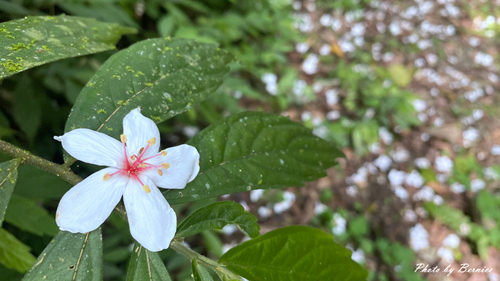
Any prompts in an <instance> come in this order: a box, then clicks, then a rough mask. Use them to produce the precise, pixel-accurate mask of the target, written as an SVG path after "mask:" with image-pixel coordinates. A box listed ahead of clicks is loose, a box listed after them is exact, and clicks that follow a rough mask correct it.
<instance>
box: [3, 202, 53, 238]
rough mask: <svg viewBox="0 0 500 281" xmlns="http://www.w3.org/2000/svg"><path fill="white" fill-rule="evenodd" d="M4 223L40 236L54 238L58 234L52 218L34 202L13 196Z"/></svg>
mask: <svg viewBox="0 0 500 281" xmlns="http://www.w3.org/2000/svg"><path fill="white" fill-rule="evenodd" d="M5 221H6V222H8V223H10V224H12V225H14V226H16V227H17V228H19V229H22V230H24V231H27V232H30V233H33V234H36V235H40V236H42V235H44V234H47V235H51V236H54V235H56V234H57V233H58V232H59V230H58V228H57V225H56V222H55V220H54V217H53V216H52V215H50V214H49V213H48V212H47V211H46V210H45V209H44V208H42V207H40V206H38V205H37V202H36V201H34V200H31V199H28V198H24V197H21V196H17V195H15V194H14V195H12V198H11V199H10V203H9V208H8V209H7V213H6V214H5Z"/></svg>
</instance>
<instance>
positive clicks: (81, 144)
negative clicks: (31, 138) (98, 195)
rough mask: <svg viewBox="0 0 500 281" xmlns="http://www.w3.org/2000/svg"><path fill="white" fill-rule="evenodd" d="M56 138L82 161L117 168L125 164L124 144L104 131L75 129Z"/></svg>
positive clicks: (72, 154)
mask: <svg viewBox="0 0 500 281" xmlns="http://www.w3.org/2000/svg"><path fill="white" fill-rule="evenodd" d="M54 139H56V140H58V141H60V142H61V143H62V146H63V148H64V150H66V151H67V152H68V153H69V154H70V155H71V156H73V157H75V158H76V159H78V160H80V161H83V162H86V163H90V164H94V165H99V166H111V167H116V168H120V167H121V166H122V164H123V161H124V153H123V145H122V144H121V143H120V142H119V141H117V140H115V139H114V138H112V137H110V136H108V135H105V134H103V133H99V132H96V131H92V130H89V129H75V130H73V131H71V132H67V133H66V134H64V135H62V136H60V137H57V136H56V137H54Z"/></svg>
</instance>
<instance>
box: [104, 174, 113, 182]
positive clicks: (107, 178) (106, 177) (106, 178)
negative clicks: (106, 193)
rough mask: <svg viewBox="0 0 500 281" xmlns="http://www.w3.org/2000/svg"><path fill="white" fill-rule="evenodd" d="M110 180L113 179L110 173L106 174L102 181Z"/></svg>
mask: <svg viewBox="0 0 500 281" xmlns="http://www.w3.org/2000/svg"><path fill="white" fill-rule="evenodd" d="M109 178H111V175H110V174H108V173H105V174H104V176H103V177H102V179H103V180H105V181H107V180H109Z"/></svg>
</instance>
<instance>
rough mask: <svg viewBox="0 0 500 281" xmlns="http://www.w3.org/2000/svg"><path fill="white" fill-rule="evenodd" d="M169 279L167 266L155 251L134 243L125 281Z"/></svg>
mask: <svg viewBox="0 0 500 281" xmlns="http://www.w3.org/2000/svg"><path fill="white" fill-rule="evenodd" d="M142 280H145V281H153V280H158V281H170V280H171V279H170V276H169V275H168V271H167V268H166V267H165V264H164V263H163V261H162V260H161V258H160V256H159V255H158V253H156V252H150V251H148V250H146V249H145V248H144V247H142V246H141V245H140V244H139V243H135V246H134V252H133V253H132V257H131V258H130V263H129V265H128V269H127V281H142Z"/></svg>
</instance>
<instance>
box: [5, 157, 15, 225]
mask: <svg viewBox="0 0 500 281" xmlns="http://www.w3.org/2000/svg"><path fill="white" fill-rule="evenodd" d="M18 165H19V159H13V160H10V161H7V162H3V163H0V226H2V223H3V219H4V216H5V211H6V210H7V206H9V201H10V197H11V195H12V191H13V190H14V185H15V184H16V180H17V166H18Z"/></svg>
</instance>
